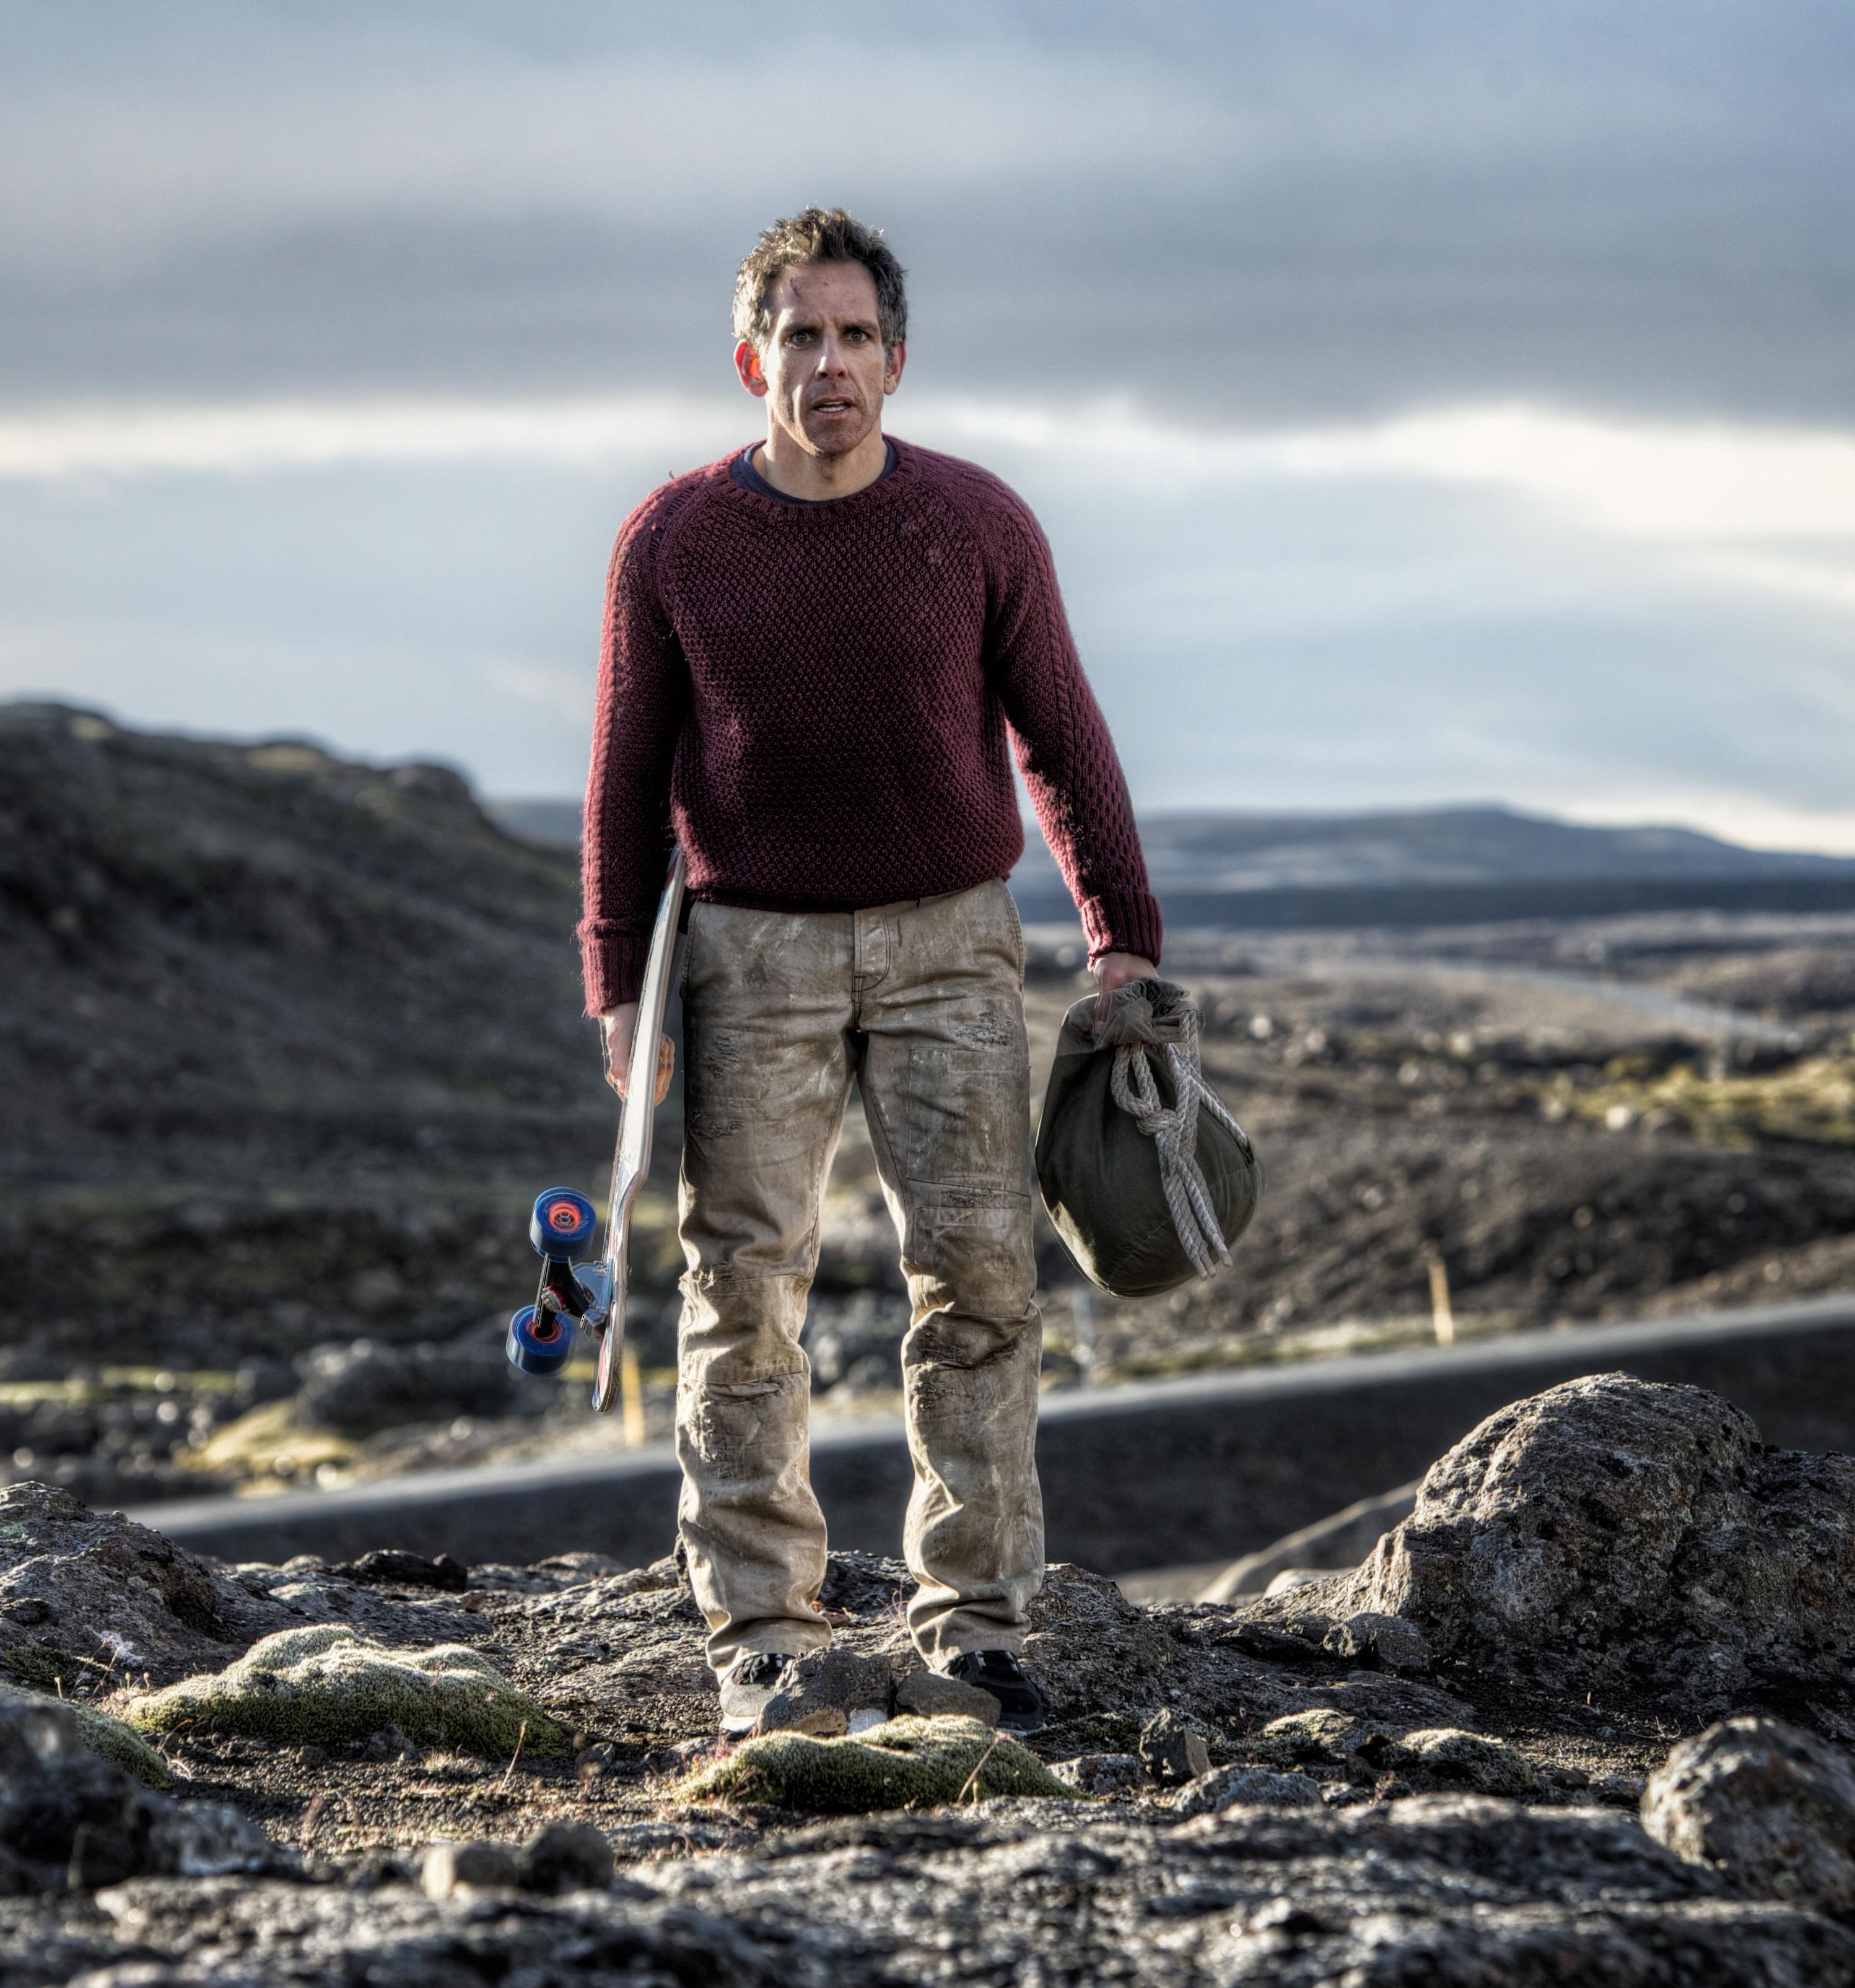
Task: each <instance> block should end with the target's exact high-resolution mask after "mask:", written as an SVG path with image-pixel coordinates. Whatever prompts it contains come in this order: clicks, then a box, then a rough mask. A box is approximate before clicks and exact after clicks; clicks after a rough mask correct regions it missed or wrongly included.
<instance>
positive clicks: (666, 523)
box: [618, 449, 740, 546]
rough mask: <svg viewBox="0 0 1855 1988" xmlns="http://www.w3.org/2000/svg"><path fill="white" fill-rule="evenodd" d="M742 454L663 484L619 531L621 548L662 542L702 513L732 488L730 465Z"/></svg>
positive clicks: (729, 455)
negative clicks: (651, 539)
mask: <svg viewBox="0 0 1855 1988" xmlns="http://www.w3.org/2000/svg"><path fill="white" fill-rule="evenodd" d="M739 453H740V451H739V450H738V449H730V450H729V451H728V453H727V455H724V456H721V457H719V458H718V459H717V460H716V461H715V462H708V463H704V465H702V467H701V468H700V469H689V470H685V471H684V472H683V474H682V475H681V476H672V477H671V478H669V479H668V480H667V482H662V483H660V484H659V485H657V488H656V489H654V490H653V491H652V492H650V495H649V496H647V498H645V499H644V501H643V502H642V503H640V504H639V505H637V508H636V509H634V511H633V512H631V514H630V516H628V517H627V519H625V522H623V524H622V525H621V526H620V527H619V531H618V542H619V543H620V546H626V545H629V544H633V543H636V542H637V540H638V539H640V538H649V537H652V536H655V537H658V538H660V539H661V536H663V534H664V533H665V532H668V531H669V530H670V529H671V528H672V527H673V526H675V525H677V524H678V523H680V522H681V521H682V520H683V519H685V518H687V517H688V516H691V515H692V514H693V513H694V512H698V511H700V510H701V509H702V508H703V507H704V504H705V502H707V501H708V499H711V498H713V497H714V496H715V495H716V494H717V493H718V492H720V491H721V490H724V489H726V488H727V487H728V474H729V465H730V464H732V462H733V461H734V459H735V457H736V456H737V455H739Z"/></svg>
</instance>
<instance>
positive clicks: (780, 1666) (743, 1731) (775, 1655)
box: [721, 1650, 792, 1739]
mask: <svg viewBox="0 0 1855 1988" xmlns="http://www.w3.org/2000/svg"><path fill="white" fill-rule="evenodd" d="M790 1662H792V1657H791V1655H790V1654H789V1652H786V1651H785V1650H749V1651H748V1652H747V1653H746V1655H745V1656H739V1657H736V1658H735V1660H734V1662H732V1664H730V1665H728V1668H727V1669H726V1670H725V1671H724V1672H722V1673H721V1737H722V1738H723V1739H742V1738H744V1737H745V1736H746V1735H747V1734H748V1733H751V1732H752V1731H753V1729H754V1728H755V1726H758V1725H759V1723H760V1715H761V1713H762V1712H764V1711H765V1709H766V1702H767V1700H768V1699H770V1698H771V1697H772V1695H773V1693H774V1692H776V1691H777V1690H778V1689H779V1684H780V1680H781V1679H782V1678H783V1677H784V1676H785V1675H786V1666H787V1665H789V1663H790Z"/></svg>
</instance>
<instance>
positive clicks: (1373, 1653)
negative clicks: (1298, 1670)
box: [1321, 1609, 1430, 1672]
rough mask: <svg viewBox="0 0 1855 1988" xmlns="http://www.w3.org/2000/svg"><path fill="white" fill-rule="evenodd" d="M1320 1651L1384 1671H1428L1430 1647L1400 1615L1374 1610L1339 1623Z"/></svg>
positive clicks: (1367, 1610)
mask: <svg viewBox="0 0 1855 1988" xmlns="http://www.w3.org/2000/svg"><path fill="white" fill-rule="evenodd" d="M1321 1647H1322V1648H1323V1649H1324V1650H1326V1652H1327V1653H1328V1654H1329V1655H1331V1656H1336V1657H1341V1658H1346V1660H1348V1661H1349V1662H1363V1663H1367V1664H1375V1665H1377V1667H1378V1668H1380V1669H1381V1670H1387V1671H1412V1672H1417V1671H1427V1670H1428V1669H1429V1668H1430V1645H1429V1644H1428V1641H1426V1640H1425V1639H1424V1632H1423V1631H1422V1630H1421V1629H1420V1628H1417V1625H1416V1624H1415V1623H1414V1622H1407V1621H1405V1620H1404V1618H1403V1617H1402V1616H1401V1615H1387V1614H1382V1613H1380V1611H1377V1610H1375V1609H1361V1610H1360V1611H1359V1612H1358V1613H1357V1614H1354V1615H1349V1616H1348V1617H1347V1618H1346V1621H1343V1622H1336V1624H1335V1625H1333V1628H1331V1629H1330V1630H1329V1631H1327V1633H1326V1636H1325V1637H1324V1638H1323V1639H1322V1642H1321Z"/></svg>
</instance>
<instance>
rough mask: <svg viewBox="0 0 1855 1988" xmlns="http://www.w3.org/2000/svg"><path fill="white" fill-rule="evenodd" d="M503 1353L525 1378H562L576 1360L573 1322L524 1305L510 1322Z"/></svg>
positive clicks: (558, 1315) (552, 1312) (556, 1313)
mask: <svg viewBox="0 0 1855 1988" xmlns="http://www.w3.org/2000/svg"><path fill="white" fill-rule="evenodd" d="M503 1351H505V1353H507V1354H508V1355H509V1364H510V1365H511V1366H512V1367H519V1368H520V1369H521V1370H522V1372H523V1373H524V1374H558V1373H559V1371H560V1370H561V1368H563V1367H564V1366H566V1364H567V1362H568V1361H569V1359H571V1358H572V1357H573V1320H571V1319H567V1318H563V1317H561V1315H560V1313H559V1312H556V1311H538V1310H536V1307H534V1306H533V1305H524V1306H523V1307H522V1309H521V1310H519V1312H517V1313H516V1314H515V1317H513V1318H512V1319H511V1320H509V1338H508V1341H506V1343H505V1345H504V1347H503Z"/></svg>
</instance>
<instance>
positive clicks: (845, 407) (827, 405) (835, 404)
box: [812, 400, 857, 414]
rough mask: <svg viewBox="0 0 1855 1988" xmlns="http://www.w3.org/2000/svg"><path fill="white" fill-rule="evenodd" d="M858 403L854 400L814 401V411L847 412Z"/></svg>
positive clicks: (826, 412)
mask: <svg viewBox="0 0 1855 1988" xmlns="http://www.w3.org/2000/svg"><path fill="white" fill-rule="evenodd" d="M856 404H857V403H856V402H855V401H839V400H830V401H813V403H812V412H813V414H848V413H849V412H850V410H851V409H852V408H853V407H855V406H856Z"/></svg>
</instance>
